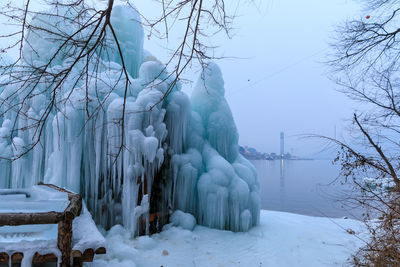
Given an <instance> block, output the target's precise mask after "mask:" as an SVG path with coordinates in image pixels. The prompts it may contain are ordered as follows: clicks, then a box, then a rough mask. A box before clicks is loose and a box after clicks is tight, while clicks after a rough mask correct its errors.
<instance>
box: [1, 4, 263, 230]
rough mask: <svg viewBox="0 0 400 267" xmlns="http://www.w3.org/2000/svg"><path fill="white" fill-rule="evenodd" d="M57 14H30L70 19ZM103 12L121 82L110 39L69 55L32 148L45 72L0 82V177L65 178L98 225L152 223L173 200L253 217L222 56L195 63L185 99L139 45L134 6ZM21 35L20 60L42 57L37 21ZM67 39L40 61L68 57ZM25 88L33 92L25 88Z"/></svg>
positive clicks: (200, 218)
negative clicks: (55, 102) (90, 56)
mask: <svg viewBox="0 0 400 267" xmlns="http://www.w3.org/2000/svg"><path fill="white" fill-rule="evenodd" d="M68 12H69V11H68ZM54 20H55V18H53V17H48V16H47V17H46V16H44V15H38V16H36V17H34V18H33V23H34V24H37V25H41V26H44V27H52V26H51V25H57V26H60V24H61V25H62V26H63V27H62V28H63V29H65V30H66V31H71V32H72V31H73V30H74V29H73V27H72V25H69V24H68V22H65V21H54ZM111 21H112V23H113V26H114V28H115V29H116V35H117V37H118V39H119V42H120V44H121V48H122V52H123V57H124V59H125V61H126V65H127V70H128V72H129V77H128V79H129V81H130V83H129V86H128V88H127V90H125V89H126V88H125V83H126V80H125V79H126V78H125V77H124V76H121V71H122V67H121V59H120V56H119V54H118V53H117V52H116V51H115V50H113V49H111V48H107V49H106V51H103V52H102V53H101V54H100V53H99V55H98V58H99V62H100V63H99V65H98V66H92V65H89V66H85V62H78V63H77V64H76V65H75V66H74V68H73V69H72V73H71V74H70V75H69V77H68V79H67V80H66V81H65V82H64V83H63V84H62V86H61V89H60V90H59V91H58V92H57V94H56V96H55V97H57V98H58V99H59V101H60V103H62V105H59V106H57V108H52V109H51V112H50V113H49V116H48V117H47V119H46V122H45V125H44V127H43V130H42V131H41V136H40V140H39V142H38V143H37V144H36V145H35V146H34V147H33V148H32V140H35V137H37V134H38V131H37V130H36V128H35V127H34V126H35V123H36V122H37V120H38V119H39V118H42V116H43V114H45V112H46V111H47V109H48V107H49V103H50V101H51V98H52V97H53V95H52V94H51V91H52V90H51V88H52V87H53V86H54V84H52V83H51V81H43V82H41V83H39V84H38V86H37V87H35V88H34V89H32V88H24V87H23V86H22V85H21V84H10V85H8V86H6V87H4V88H0V93H1V94H0V100H1V103H2V104H1V107H0V108H1V111H2V112H1V114H3V115H2V116H1V118H0V123H1V124H0V125H1V127H0V136H1V138H0V158H1V159H0V173H1V174H2V176H1V179H0V187H11V188H19V187H30V186H33V185H35V184H37V183H38V182H39V181H44V182H46V183H52V184H55V185H58V186H63V187H66V188H68V189H70V190H73V191H75V192H78V193H80V194H82V196H83V197H84V198H85V201H86V202H87V207H88V209H89V210H90V211H91V213H92V214H93V216H94V218H95V220H96V222H97V223H99V224H101V225H103V226H104V227H106V228H109V227H111V226H113V225H115V224H123V225H124V227H125V228H126V229H127V230H128V231H130V232H131V233H133V234H148V233H151V232H154V231H157V230H159V229H161V227H162V225H164V224H166V223H168V220H169V218H168V217H169V214H172V212H173V211H176V210H180V211H182V212H185V213H190V214H192V215H193V216H194V217H195V219H196V220H195V221H197V223H198V224H202V225H205V226H209V227H213V228H218V229H227V230H232V231H247V230H248V229H249V228H251V227H252V226H254V225H257V224H258V223H259V220H260V215H259V214H260V204H259V203H260V200H259V191H260V187H259V184H258V178H257V174H256V171H255V169H254V167H253V166H252V165H251V164H250V163H249V162H248V161H247V160H246V159H244V158H243V157H242V156H241V155H240V154H239V153H238V132H237V129H236V126H235V123H234V119H233V117H232V113H231V111H230V108H229V105H228V103H227V101H226V100H225V97H224V93H225V89H224V81H223V78H222V73H221V70H220V69H219V67H218V66H217V65H216V64H215V63H212V62H210V63H208V64H207V65H206V66H205V67H204V69H203V71H202V73H201V75H200V77H199V79H198V81H197V84H196V86H195V88H194V92H193V94H192V96H191V98H190V99H189V98H188V96H187V95H186V94H185V93H184V92H182V91H181V84H180V83H179V81H178V82H176V80H175V77H174V76H173V75H170V74H169V73H168V72H167V70H166V68H165V66H164V65H163V64H162V63H160V62H159V61H158V60H157V59H155V57H154V56H152V55H150V53H148V52H146V51H145V50H144V49H143V36H144V33H143V29H142V25H141V23H140V16H139V14H138V13H137V12H136V11H135V10H134V9H129V8H127V7H123V6H116V7H114V8H113V13H112V18H111ZM49 25H50V26H49ZM82 34H85V32H82ZM27 40H28V42H29V45H26V46H24V47H25V49H24V51H23V59H24V62H25V64H27V65H37V66H42V65H44V64H46V63H47V61H48V60H49V58H50V57H51V55H52V53H54V49H57V45H59V44H57V42H56V41H54V40H53V39H52V38H47V37H46V36H38V35H37V34H36V33H35V31H34V30H31V31H29V32H28V33H27ZM106 41H107V42H112V40H106ZM64 49H65V50H68V52H69V53H61V54H59V56H57V58H56V59H55V60H53V61H52V64H51V65H50V66H49V70H48V71H50V72H51V71H52V70H54V71H57V70H59V69H60V68H63V67H65V66H68V64H70V63H71V62H72V61H73V58H71V57H67V56H65V55H69V54H71V51H72V54H73V49H74V47H65V48H64ZM86 67H88V69H89V72H90V73H93V75H90V76H89V78H88V79H84V78H82V77H80V76H79V74H80V73H81V70H83V68H86ZM75 81H78V83H77V85H76V86H75V84H74V83H75ZM21 88H22V89H21ZM72 88H73V89H72ZM171 89H172V90H171ZM30 90H34V94H31V95H30V97H29V98H28V99H24V97H25V96H26V95H27V94H28V92H29V91H30ZM169 91H170V93H169V94H168V96H167V97H165V96H166V93H167V92H169ZM124 97H125V98H126V100H125V101H124ZM10 107H14V108H10ZM124 109H125V112H123V111H124ZM88 114H91V116H88ZM93 114H94V115H93ZM12 129H18V130H17V131H13V130H12ZM121 147H122V148H123V149H122V150H121ZM30 148H32V149H30ZM28 149H30V150H29V152H28V153H24V152H26V151H27V150H28ZM7 158H14V159H15V160H14V161H8V160H6V159H7ZM191 227H192V226H191Z"/></svg>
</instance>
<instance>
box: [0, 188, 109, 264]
mask: <svg viewBox="0 0 400 267" xmlns="http://www.w3.org/2000/svg"><path fill="white" fill-rule="evenodd" d="M39 185H43V186H48V187H50V188H52V189H55V190H57V191H60V192H65V193H67V194H68V199H69V205H68V207H67V208H66V209H65V210H64V211H63V212H55V211H51V212H38V213H22V212H21V213H0V226H18V225H28V224H58V236H57V246H58V248H59V250H60V252H61V255H62V256H61V265H60V266H62V267H67V266H71V265H73V266H82V263H83V262H91V261H93V257H94V254H105V253H106V249H105V248H104V247H100V248H98V249H96V251H94V250H93V249H92V248H89V249H86V250H85V251H84V253H81V252H80V251H78V250H72V221H73V220H74V218H75V217H77V216H79V215H80V213H81V209H82V197H81V196H80V195H79V194H74V193H72V192H69V191H67V190H65V189H63V188H60V187H57V186H54V185H51V184H43V183H39ZM14 193H23V194H25V195H26V196H27V197H29V193H26V192H22V191H21V192H14ZM9 257H10V256H9V255H8V254H7V253H4V252H0V263H8V262H9V260H10V258H9ZM22 258H23V254H22V253H21V252H16V253H14V254H13V255H11V262H12V263H20V262H21V261H22ZM32 262H34V263H43V262H57V257H56V256H55V255H54V254H47V255H40V254H39V253H36V254H35V255H34V257H33V260H32ZM71 263H72V264H71Z"/></svg>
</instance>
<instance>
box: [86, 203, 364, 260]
mask: <svg viewBox="0 0 400 267" xmlns="http://www.w3.org/2000/svg"><path fill="white" fill-rule="evenodd" d="M114 227H117V228H118V231H115V229H114V228H112V229H111V230H110V231H108V233H107V235H106V242H107V254H106V255H97V256H96V257H95V259H94V262H93V264H92V266H96V267H103V266H113V267H114V266H115V267H117V266H118V267H119V266H141V267H159V266H164V267H178V266H183V267H191V266H197V267H208V266H221V267H223V266H280V267H286V266H287V267H292V266H307V267H313V266H315V267H322V266H345V265H347V263H348V260H349V259H350V258H351V254H352V253H354V252H356V251H357V249H358V248H359V247H361V246H363V245H364V243H363V241H362V240H361V239H364V238H365V234H364V233H366V232H367V231H365V230H366V229H365V228H364V225H363V223H362V222H360V221H355V220H349V219H347V220H345V219H330V218H321V217H310V216H303V215H297V214H290V213H284V212H276V211H265V210H263V211H261V222H260V225H259V226H256V227H254V228H252V229H251V230H250V231H248V232H245V233H243V232H239V233H235V232H231V231H222V230H216V229H210V228H207V227H204V226H196V227H195V228H194V230H193V231H188V230H185V229H182V228H180V227H170V228H169V229H166V230H164V231H163V232H161V233H159V234H154V235H152V236H150V237H146V239H145V240H143V237H140V238H136V239H131V238H130V235H129V233H128V232H127V231H126V230H124V229H123V228H122V227H120V226H114ZM347 230H353V231H354V232H355V234H349V232H351V231H347ZM359 237H361V239H359ZM141 243H149V244H150V245H143V244H141ZM163 251H166V252H167V253H168V254H167V255H163ZM129 264H130V265H129Z"/></svg>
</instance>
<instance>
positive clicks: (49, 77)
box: [0, 0, 234, 234]
mask: <svg viewBox="0 0 400 267" xmlns="http://www.w3.org/2000/svg"><path fill="white" fill-rule="evenodd" d="M32 2H33V1H31V0H25V1H11V0H8V2H6V3H4V4H3V3H2V4H0V8H1V9H0V16H2V17H3V18H6V19H7V21H8V22H7V23H8V24H7V25H5V26H7V27H6V28H5V29H4V31H1V32H2V34H1V35H0V40H1V41H2V42H0V43H1V44H4V43H5V44H8V45H7V46H6V47H4V45H3V47H1V48H0V49H1V50H0V74H1V75H0V123H3V124H4V123H5V124H6V125H5V126H4V125H3V126H4V127H6V128H7V131H5V130H2V129H1V127H0V137H1V138H0V147H1V142H2V141H3V138H6V139H7V142H8V143H12V144H11V145H12V147H13V149H12V150H13V151H12V152H10V153H8V154H7V153H6V155H5V154H4V153H3V152H4V151H3V152H2V153H3V154H2V157H0V165H1V164H3V162H4V161H6V160H7V162H8V164H9V165H11V166H12V164H21V165H20V166H17V168H16V169H21V168H24V166H22V165H23V161H24V159H25V158H26V157H31V158H34V157H37V158H42V159H43V158H46V159H48V158H49V157H50V156H49V154H51V153H52V152H49V153H48V154H46V153H47V152H46V151H44V152H43V151H40V153H38V154H39V156H36V155H35V153H36V152H35V151H36V150H37V149H39V150H40V149H42V150H47V149H48V147H52V146H53V144H52V142H51V141H50V142H49V141H48V139H57V137H58V138H62V137H63V138H65V135H64V132H66V131H67V130H66V129H65V128H63V121H64V122H65V121H67V120H69V121H71V120H73V119H74V115H73V114H72V115H71V114H69V113H68V109H69V108H70V107H72V108H74V110H75V111H77V112H79V116H82V115H83V117H84V118H85V123H83V126H82V129H80V130H79V131H78V132H79V133H83V135H80V136H84V138H87V137H88V136H89V137H88V138H92V139H91V141H92V142H91V145H90V147H91V148H89V149H88V150H90V149H93V146H94V144H95V143H96V142H97V141H96V142H95V141H93V140H94V138H95V137H94V135H95V134H93V132H95V131H96V130H97V129H96V127H97V126H99V128H100V127H103V128H102V129H103V130H104V129H105V127H104V125H98V124H97V122H98V121H99V123H100V124H102V123H103V121H102V118H103V117H102V116H105V115H104V114H106V108H107V103H108V104H109V102H110V101H111V100H109V99H110V98H112V97H113V94H114V95H115V94H117V95H118V97H120V98H122V99H123V102H122V104H121V114H118V116H116V118H111V119H110V118H108V119H109V120H108V121H107V123H108V124H112V127H114V128H118V131H116V132H118V134H116V136H113V135H111V134H110V133H109V132H107V137H106V138H109V139H112V140H111V141H109V140H106V141H104V137H103V136H100V137H99V139H100V142H103V143H102V144H101V145H99V146H102V145H104V144H105V147H106V148H104V149H103V147H102V148H100V149H99V151H100V152H98V153H97V154H96V156H98V157H101V158H102V160H103V159H104V158H106V160H103V161H102V164H97V165H96V163H93V162H92V161H90V160H86V161H84V160H82V161H81V162H80V163H81V164H82V165H81V168H83V169H84V170H81V171H82V173H83V174H82V173H81V174H80V175H81V177H78V179H81V185H80V186H81V193H82V195H83V197H85V200H86V203H87V205H88V208H89V210H90V211H91V212H92V214H93V216H94V217H95V219H96V222H97V223H99V224H102V225H103V226H104V227H106V228H107V227H111V226H112V225H113V224H116V223H122V219H121V216H122V215H121V213H122V212H121V208H120V205H121V202H122V196H121V195H122V189H121V188H122V183H123V181H124V179H123V173H122V167H121V166H122V163H121V162H122V158H123V157H122V155H124V153H128V152H131V151H130V150H129V149H132V148H129V147H127V145H126V143H127V141H126V138H125V137H126V136H127V134H126V131H125V129H124V127H125V125H126V124H127V123H126V122H125V120H126V118H128V115H132V114H127V112H126V110H127V104H129V102H128V101H129V99H128V97H131V96H132V91H133V87H134V86H136V85H135V84H134V83H135V82H136V83H137V81H134V80H135V78H138V72H139V65H140V64H141V63H142V62H143V61H144V59H143V58H142V57H143V55H144V54H145V52H144V51H132V49H131V48H132V45H133V46H134V48H137V47H142V46H143V37H144V36H143V35H144V32H143V29H142V25H143V27H144V29H145V31H146V32H147V36H156V37H157V38H161V39H167V38H169V35H170V34H171V32H176V31H180V30H182V29H183V32H181V33H180V36H181V38H179V41H178V44H177V45H176V47H175V48H174V49H173V51H172V53H171V55H170V58H169V60H168V61H167V62H165V66H164V67H163V69H162V70H161V71H160V73H159V75H158V76H157V77H156V78H154V79H153V81H152V82H148V81H147V82H148V83H149V84H150V83H152V86H157V85H154V84H153V83H158V84H163V85H164V84H167V87H168V88H167V89H166V90H165V91H164V92H163V94H162V96H161V97H160V99H158V102H156V103H154V104H153V105H152V106H147V107H146V108H144V109H143V110H139V111H135V112H137V113H141V114H142V113H146V114H151V112H152V110H153V109H157V108H158V107H157V106H158V104H164V103H165V102H166V101H164V100H165V99H166V98H167V97H168V96H169V95H170V93H171V92H172V91H173V90H174V89H175V88H178V87H179V86H180V79H181V76H182V74H183V73H184V71H185V69H187V68H188V67H190V66H191V65H192V64H199V65H200V66H203V65H204V64H205V61H208V60H211V59H213V58H215V57H214V55H213V54H214V48H215V47H213V46H211V45H209V39H210V38H212V36H213V35H214V34H216V33H218V32H224V33H225V34H228V35H229V32H230V29H231V27H232V19H233V17H234V16H232V15H228V13H227V8H226V6H225V1H224V0H211V1H204V0H183V1H181V0H160V1H159V0H157V1H154V2H155V3H156V4H158V5H159V7H160V10H161V12H160V14H159V16H158V17H157V18H152V19H150V18H148V17H146V16H144V15H142V14H140V13H139V11H137V10H136V9H135V7H134V6H133V4H134V1H124V2H125V3H124V5H123V7H122V8H121V6H118V5H117V4H116V1H114V0H108V1H97V4H96V5H94V3H93V2H94V1H91V0H43V3H42V8H41V9H40V10H39V9H38V8H36V7H35V6H34V5H33V3H32ZM35 2H36V1H35ZM35 4H37V2H36V3H35ZM113 14H114V15H113ZM121 16H122V17H123V16H128V17H129V20H128V22H126V21H127V20H126V19H125V20H123V23H128V24H129V25H124V24H123V23H122V24H121V23H120V22H121V21H119V18H120V17H121ZM178 23H179V24H180V26H179V27H177V26H176V25H177V24H178ZM135 25H136V26H135ZM138 25H140V27H139V26H138ZM182 25H183V27H182ZM124 27H125V28H124ZM135 27H136V28H135ZM8 29H12V30H11V31H10V30H8ZM14 29H16V30H14ZM130 31H133V32H130ZM126 36H129V38H128V37H126ZM127 38H128V39H127ZM135 42H138V44H136V45H135ZM140 42H142V43H140ZM127 51H128V52H127ZM10 53H12V54H13V55H14V56H15V57H14V58H13V59H11V60H8V59H7V57H6V55H7V54H10ZM127 53H128V54H127ZM129 53H130V54H129ZM150 57H151V56H150ZM153 60H154V59H153ZM115 63H118V64H115ZM105 70H106V71H108V72H107V73H108V74H112V76H113V77H116V78H112V79H109V80H106V79H108V77H105V76H104V75H102V73H104V72H105ZM106 76H107V75H106ZM146 86H147V85H145V87H146ZM66 87H67V88H66ZM105 87H106V88H105ZM76 92H78V93H79V96H80V97H79V99H77V98H76V96H75V94H76ZM81 95H84V97H83V98H82V97H81ZM166 105H167V104H165V106H164V108H166ZM33 109H34V110H33ZM131 112H132V111H131ZM70 116H71V117H70ZM149 116H150V115H149ZM76 124H77V125H78V123H76ZM103 124H104V123H103ZM79 125H80V124H79ZM74 126H75V125H74ZM48 127H56V129H57V131H58V136H50V137H49V136H46V133H47V132H49V133H50V134H52V135H57V134H54V133H53V131H46V129H47V128H48ZM79 127H81V126H79ZM57 131H56V132H57ZM85 131H89V132H90V134H88V135H86V133H87V132H85ZM98 132H100V133H101V130H100V131H98ZM79 133H76V132H74V136H73V137H72V139H73V138H75V137H76V136H75V135H79ZM5 134H6V136H5ZM50 134H49V135H50ZM100 135H101V134H100ZM104 135H105V134H104ZM61 136H62V137H61ZM19 137H23V138H19ZM18 138H19V139H18ZM22 139H23V140H27V143H26V142H25V141H24V142H22V141H21V140H22ZM65 139H67V138H65ZM114 139H118V140H116V141H115V142H114ZM45 140H47V141H45ZM45 142H46V144H49V143H51V144H50V145H47V146H46V145H44V144H45ZM160 142H165V143H163V144H161V145H166V146H168V144H166V141H160ZM7 145H8V144H7ZM108 145H110V146H113V147H112V148H109V147H107V146H108ZM164 147H165V146H164ZM51 149H52V148H51ZM82 149H87V147H85V148H83V147H82ZM55 150H56V149H54V150H53V152H54V151H55ZM66 150H68V148H67V149H66ZM79 153H80V154H81V153H82V152H78V153H77V154H79ZM163 153H164V154H165V160H164V162H163V163H162V164H163V165H162V166H161V165H160V166H158V167H157V170H156V171H155V172H156V173H152V174H151V175H148V177H144V176H140V177H135V178H137V180H135V182H134V183H135V184H136V183H137V185H138V187H139V188H140V189H139V191H140V192H139V193H138V198H137V199H135V201H136V202H137V205H138V206H140V205H141V203H142V202H145V201H143V197H144V196H145V195H147V196H148V198H149V202H150V208H149V210H150V212H151V213H152V214H153V215H154V214H156V215H157V214H162V216H164V215H166V216H168V212H169V209H170V208H171V207H169V206H168V203H167V202H168V201H164V202H161V201H160V198H161V197H164V198H166V197H165V195H167V197H168V194H169V193H170V192H172V189H171V186H170V184H171V181H170V180H171V179H172V175H170V174H167V173H166V172H168V166H169V165H168V164H169V161H168V158H167V157H168V155H167V152H166V151H164V152H163ZM98 154H101V155H98ZM103 154H106V155H103ZM91 155H93V154H91ZM72 156H75V155H72ZM78 156H79V155H78ZM110 157H112V158H113V160H112V161H113V162H112V163H110V160H109V158H110ZM68 160H69V159H68ZM139 160H140V159H139ZM9 161H11V163H9ZM99 161H100V160H99ZM43 162H44V163H43ZM82 162H84V163H82ZM45 164H46V160H42V162H37V163H35V165H38V166H32V169H37V168H42V169H46V167H48V166H45ZM78 164H79V163H78ZM85 164H86V165H85ZM90 164H92V165H93V166H92V165H90ZM108 164H109V165H108ZM146 164H147V162H146ZM154 164H155V163H154ZM83 165H85V166H83ZM89 165H90V166H89ZM100 165H101V166H100ZM103 165H107V166H106V167H104V166H103ZM144 165H145V163H144ZM0 167H1V166H0ZM147 167H149V166H147ZM95 168H96V170H93V169H95ZM6 169H7V168H6ZM8 169H11V168H8ZM149 169H150V168H149ZM38 173H40V175H36V174H32V176H43V173H44V171H41V172H40V171H39V172H38ZM15 175H16V177H17V179H16V180H20V179H22V178H19V177H18V173H17V174H15ZM78 175H79V174H78ZM168 175H169V176H168ZM150 176H151V177H150ZM167 176H168V177H167ZM40 179H43V177H40ZM2 182H3V181H2V180H0V186H9V185H7V181H6V183H5V185H2ZM17 186H23V185H22V184H21V185H17ZM78 188H79V185H78ZM150 189H151V190H152V191H151V193H150ZM149 195H150V196H149ZM135 201H132V202H135ZM136 202H135V203H136ZM115 207H116V208H115ZM133 208H134V207H133ZM138 216H139V215H138ZM157 216H159V215H157ZM166 216H164V217H163V218H161V219H160V220H158V217H157V218H156V219H154V218H153V217H151V216H150V215H149V214H143V216H142V215H140V218H138V224H139V225H141V227H138V228H137V229H136V231H137V233H139V234H143V233H145V232H149V229H148V228H149V222H150V223H152V225H150V231H151V232H155V231H158V230H160V229H161V228H162V226H163V224H165V223H166V222H168V217H167V218H165V217H166Z"/></svg>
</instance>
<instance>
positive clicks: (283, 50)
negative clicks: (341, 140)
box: [131, 0, 359, 155]
mask: <svg viewBox="0 0 400 267" xmlns="http://www.w3.org/2000/svg"><path fill="white" fill-rule="evenodd" d="M255 1H256V3H255V4H249V2H250V1H241V4H240V6H239V8H238V15H239V16H238V17H237V18H236V20H235V28H236V30H235V31H234V33H235V35H234V37H233V38H232V39H228V38H226V37H225V36H223V35H217V36H216V37H215V38H214V39H213V40H212V42H213V43H214V44H216V45H218V46H220V47H219V48H218V49H217V51H216V52H217V54H218V55H224V56H235V57H240V58H242V59H224V60H220V61H217V63H218V64H219V65H220V67H221V69H222V71H223V74H224V79H225V90H226V98H227V100H228V102H229V104H230V106H231V109H232V113H233V116H234V118H235V121H236V124H237V128H238V130H239V134H240V143H241V144H242V145H249V146H253V147H255V148H257V149H259V150H260V151H265V152H273V151H275V152H278V151H279V132H280V131H284V132H285V134H286V136H287V138H286V147H287V148H288V149H287V151H288V152H294V154H298V155H310V154H313V153H314V152H315V151H318V150H319V149H320V146H319V145H320V144H319V142H316V141H315V140H314V141H310V140H304V139H298V137H297V136H298V135H300V134H307V133H315V134H322V135H328V136H333V134H334V129H335V125H336V129H337V133H338V135H340V134H341V133H342V132H343V127H344V122H343V120H344V119H347V118H350V117H351V114H352V109H351V107H352V103H351V102H350V101H349V100H348V99H347V98H346V97H345V96H344V95H342V94H341V93H338V92H337V91H335V89H336V88H337V87H336V85H335V84H334V83H333V82H331V81H330V80H328V79H327V78H326V72H327V68H326V67H325V66H324V64H322V63H320V62H323V61H325V60H326V57H325V56H326V54H327V53H329V46H328V41H329V37H330V36H331V35H332V31H333V29H334V26H335V25H337V24H338V23H340V22H342V21H344V20H345V19H346V18H348V17H352V16H354V15H356V16H359V14H358V12H359V7H358V6H357V5H356V3H355V2H354V1H350V0H347V1H346V0H305V1H298V0H255ZM131 2H133V3H135V5H136V6H137V8H138V9H139V11H140V12H141V13H143V14H145V15H150V16H152V15H153V16H154V15H159V14H158V12H159V6H156V5H155V4H154V3H153V1H149V0H135V1H131ZM233 2H235V3H237V2H236V1H229V4H231V3H233ZM230 8H232V7H230ZM175 30H176V33H175V34H177V36H179V34H180V32H179V27H177V28H176V29H175ZM173 40H174V38H173V37H172V38H170V40H169V43H168V45H167V46H169V47H174V42H173ZM165 45H166V44H165V43H163V41H159V40H156V39H155V38H151V39H150V40H146V41H145V48H146V49H147V50H149V51H151V52H152V53H153V54H154V55H155V56H157V57H158V58H159V59H160V60H161V61H163V62H166V61H167V60H168V54H167V53H166V50H165V48H164V46H165ZM196 75H198V74H196ZM194 77H195V76H194V75H189V78H192V79H193V78H194ZM184 90H185V91H186V92H188V94H190V92H191V88H190V85H186V86H185V89H184ZM317 143H318V144H317Z"/></svg>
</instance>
